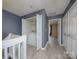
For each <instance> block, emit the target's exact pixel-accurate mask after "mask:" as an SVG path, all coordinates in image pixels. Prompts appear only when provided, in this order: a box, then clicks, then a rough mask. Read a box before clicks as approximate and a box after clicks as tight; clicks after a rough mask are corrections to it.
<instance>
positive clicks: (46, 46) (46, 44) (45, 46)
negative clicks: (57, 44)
mask: <svg viewBox="0 0 79 59" xmlns="http://www.w3.org/2000/svg"><path fill="white" fill-rule="evenodd" d="M48 43H49V41H47V43H46V45H45V47H44V48H43V47H42V48H41V49H42V50H45V49H46V47H47V45H48Z"/></svg>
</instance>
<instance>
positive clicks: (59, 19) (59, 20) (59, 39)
mask: <svg viewBox="0 0 79 59" xmlns="http://www.w3.org/2000/svg"><path fill="white" fill-rule="evenodd" d="M50 20H54V21H55V20H58V24H60V25H58V27H60V29H59V30H58V32H59V31H60V33H59V35H58V44H59V45H60V46H63V44H62V43H61V42H62V39H61V34H62V33H61V18H58V19H50ZM50 20H48V31H49V33H48V38H49V39H48V41H49V43H50V42H51V37H50Z"/></svg>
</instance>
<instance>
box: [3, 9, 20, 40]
mask: <svg viewBox="0 0 79 59" xmlns="http://www.w3.org/2000/svg"><path fill="white" fill-rule="evenodd" d="M9 33H14V34H18V35H20V34H21V19H20V17H19V16H17V15H14V14H12V13H10V12H8V11H5V10H3V11H2V39H4V38H5V37H6V36H7V35H8V34H9Z"/></svg>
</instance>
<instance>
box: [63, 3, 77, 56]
mask: <svg viewBox="0 0 79 59" xmlns="http://www.w3.org/2000/svg"><path fill="white" fill-rule="evenodd" d="M62 25H63V45H64V47H65V49H66V52H67V53H68V54H69V55H71V56H73V57H76V54H77V2H75V3H74V4H73V6H72V7H71V8H70V10H69V11H68V12H67V13H66V15H65V16H64V17H63V24H62Z"/></svg>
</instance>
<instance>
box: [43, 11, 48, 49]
mask: <svg viewBox="0 0 79 59" xmlns="http://www.w3.org/2000/svg"><path fill="white" fill-rule="evenodd" d="M42 15H43V20H42V23H43V24H42V47H43V48H44V47H45V45H46V43H47V41H48V19H47V17H46V14H45V11H43V14H42Z"/></svg>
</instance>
